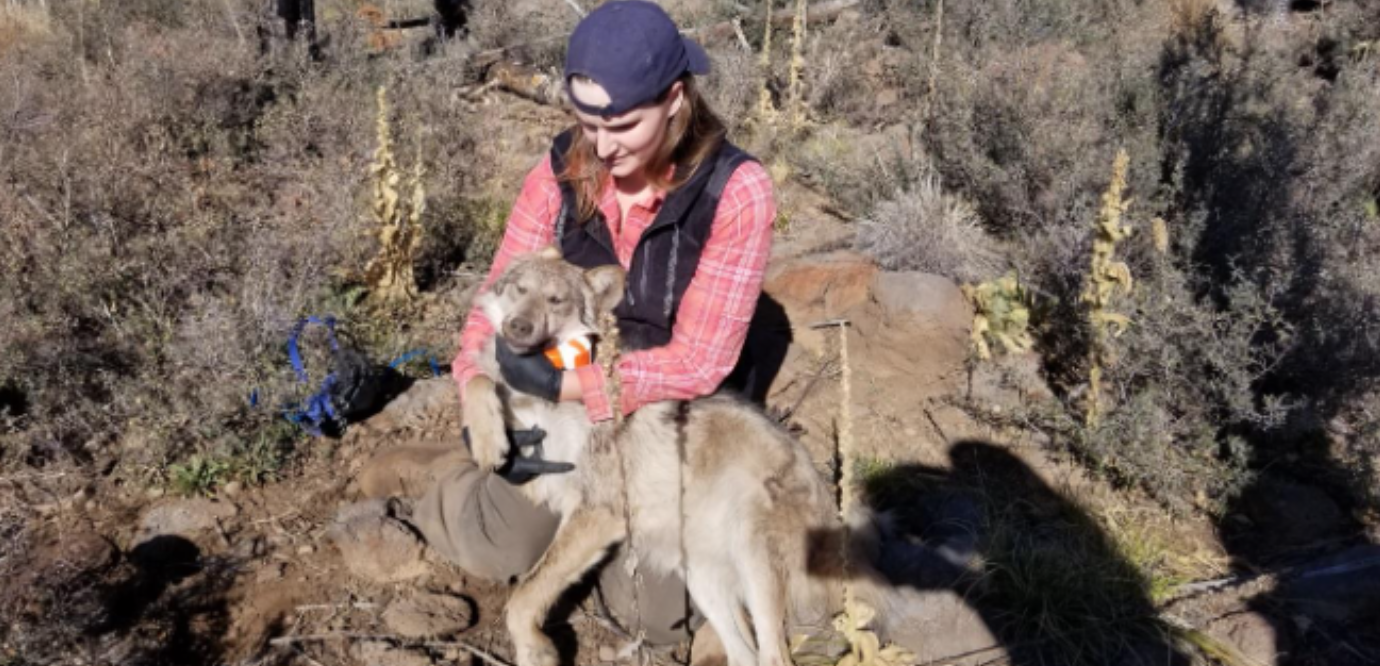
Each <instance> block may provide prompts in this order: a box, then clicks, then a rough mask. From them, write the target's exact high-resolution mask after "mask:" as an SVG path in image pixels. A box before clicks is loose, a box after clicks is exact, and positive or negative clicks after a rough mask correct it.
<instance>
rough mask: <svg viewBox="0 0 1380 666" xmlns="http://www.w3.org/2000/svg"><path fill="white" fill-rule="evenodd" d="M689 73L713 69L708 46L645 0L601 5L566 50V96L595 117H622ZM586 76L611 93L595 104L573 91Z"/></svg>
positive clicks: (618, 0)
mask: <svg viewBox="0 0 1380 666" xmlns="http://www.w3.org/2000/svg"><path fill="white" fill-rule="evenodd" d="M686 72H690V73H692V74H708V73H709V56H708V55H707V54H705V52H704V49H703V48H700V45H699V44H696V43H695V42H693V41H690V40H689V39H686V38H685V37H682V36H681V34H680V31H679V30H677V29H676V24H675V22H674V21H672V20H671V17H670V16H668V15H667V14H666V11H665V10H664V9H662V8H661V7H660V6H658V5H656V4H654V3H651V2H646V1H645V0H615V1H614V2H608V3H605V4H603V5H600V6H599V8H598V9H595V10H594V11H592V12H590V13H589V15H588V16H586V17H584V19H582V20H581V21H580V23H579V25H576V26H575V32H573V33H571V35H570V44H569V45H568V46H567V47H566V52H565V85H566V96H567V97H569V98H570V103H571V104H573V105H575V108H577V109H579V110H581V111H583V112H585V113H588V114H592V115H599V116H616V115H618V114H620V113H624V112H627V111H630V110H632V109H634V108H636V107H637V106H640V105H642V104H644V103H646V102H650V101H652V100H654V99H656V97H657V96H658V95H660V94H661V93H662V92H664V91H665V90H666V89H667V88H669V87H670V86H671V84H672V83H674V82H675V80H676V79H678V78H680V76H681V75H682V74H684V73H686ZM575 76H583V77H585V78H588V79H590V80H591V81H594V82H595V83H597V84H599V86H600V87H602V88H603V89H604V90H605V92H607V93H608V94H609V100H610V101H609V103H608V105H607V106H592V105H589V104H586V103H584V102H582V101H580V100H578V99H576V98H575V96H574V95H572V94H570V79H571V77H575Z"/></svg>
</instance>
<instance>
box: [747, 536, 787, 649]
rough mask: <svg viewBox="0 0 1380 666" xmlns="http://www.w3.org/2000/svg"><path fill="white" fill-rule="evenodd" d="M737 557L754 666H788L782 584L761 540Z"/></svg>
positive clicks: (783, 583) (783, 588)
mask: <svg viewBox="0 0 1380 666" xmlns="http://www.w3.org/2000/svg"><path fill="white" fill-rule="evenodd" d="M747 550H748V551H749V552H747V553H745V555H746V557H745V558H744V559H743V560H742V561H741V564H740V565H739V566H741V567H742V571H743V579H744V581H745V582H746V583H747V590H746V596H747V609H748V614H749V615H751V616H752V629H753V634H754V635H755V636H756V638H757V666H789V665H790V663H791V661H790V657H789V650H788V649H787V647H786V584H785V580H784V579H783V578H782V576H781V572H780V571H779V570H778V569H777V568H776V566H774V565H773V561H772V558H771V556H770V553H768V552H767V548H766V543H765V540H763V539H759V540H757V541H756V543H754V544H753V545H752V546H749V547H748V548H747Z"/></svg>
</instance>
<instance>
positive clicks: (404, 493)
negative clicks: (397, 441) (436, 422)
mask: <svg viewBox="0 0 1380 666" xmlns="http://www.w3.org/2000/svg"><path fill="white" fill-rule="evenodd" d="M468 459H469V453H467V452H466V451H465V450H464V449H463V448H461V446H460V445H459V444H458V443H448V444H440V443H433V444H415V445H402V446H395V447H393V448H391V449H388V450H386V451H383V452H381V453H379V454H378V455H376V456H374V457H373V458H370V459H369V461H368V462H367V463H365V464H364V465H363V469H362V470H361V471H360V473H359V477H358V478H357V479H356V481H357V482H358V483H359V491H360V493H361V494H363V495H364V496H365V497H368V498H383V497H413V498H416V497H421V496H422V495H423V494H425V493H426V491H427V490H428V489H430V488H431V487H432V486H434V485H436V481H437V480H438V479H439V478H440V476H441V475H442V474H444V473H446V472H448V471H450V470H453V469H455V467H456V466H458V465H460V464H462V463H463V462H464V461H466V460H468Z"/></svg>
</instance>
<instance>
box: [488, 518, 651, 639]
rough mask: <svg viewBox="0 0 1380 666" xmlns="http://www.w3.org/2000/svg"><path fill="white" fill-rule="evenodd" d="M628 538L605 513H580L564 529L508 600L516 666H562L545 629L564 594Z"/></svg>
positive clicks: (561, 528)
mask: <svg viewBox="0 0 1380 666" xmlns="http://www.w3.org/2000/svg"><path fill="white" fill-rule="evenodd" d="M624 535H625V532H624V526H623V522H622V521H621V520H620V519H619V518H617V517H616V516H614V515H613V513H612V512H610V511H608V510H606V509H593V508H588V507H584V508H580V509H578V510H576V511H575V512H574V513H572V514H571V515H570V517H569V518H567V519H566V520H565V521H563V522H562V523H561V526H560V529H559V530H558V531H557V532H556V538H555V540H554V541H552V542H551V545H550V546H549V547H548V548H547V549H546V554H545V555H543V556H542V558H541V560H540V561H539V562H537V565H536V566H535V567H533V568H532V571H531V572H529V573H528V574H527V576H526V577H525V578H524V579H523V580H522V582H520V583H518V585H517V587H516V588H515V589H514V590H513V594H512V596H510V597H509V598H508V616H507V623H508V632H509V633H510V634H512V637H513V652H514V653H515V655H516V657H517V666H557V664H559V662H560V657H559V655H558V654H557V653H556V646H555V645H553V644H552V643H551V639H550V638H548V637H547V636H546V634H545V633H543V632H542V630H541V627H542V624H543V623H545V621H546V615H547V613H548V612H550V610H551V606H552V605H553V604H555V602H556V600H557V599H558V598H559V597H560V595H561V593H563V592H565V591H566V590H567V589H568V588H569V587H570V586H571V585H574V584H575V583H576V582H578V581H579V580H580V579H581V578H582V577H583V576H584V574H585V572H587V571H589V570H590V569H591V568H593V567H594V565H596V564H598V563H599V561H600V560H602V559H603V558H604V554H605V553H606V552H607V550H608V549H609V547H610V546H612V545H613V544H615V543H617V542H618V540H619V539H622V538H623V537H624Z"/></svg>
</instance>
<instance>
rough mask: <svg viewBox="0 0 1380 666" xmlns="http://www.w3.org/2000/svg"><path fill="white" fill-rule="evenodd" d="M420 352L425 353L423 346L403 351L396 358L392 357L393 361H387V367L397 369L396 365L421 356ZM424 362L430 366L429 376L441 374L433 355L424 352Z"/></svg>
mask: <svg viewBox="0 0 1380 666" xmlns="http://www.w3.org/2000/svg"><path fill="white" fill-rule="evenodd" d="M422 354H426V349H425V348H417V349H413V350H412V351H408V352H404V353H403V354H402V355H400V356H398V357H397V358H395V359H393V362H391V363H389V364H388V367H390V368H392V369H394V370H397V369H398V366H400V365H402V364H404V363H406V362H408V361H411V360H412V359H414V358H417V357H418V356H421V355H422ZM426 362H427V364H428V365H430V366H431V376H433V377H439V376H441V368H440V366H438V365H436V358H435V357H434V356H432V355H431V354H426Z"/></svg>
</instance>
